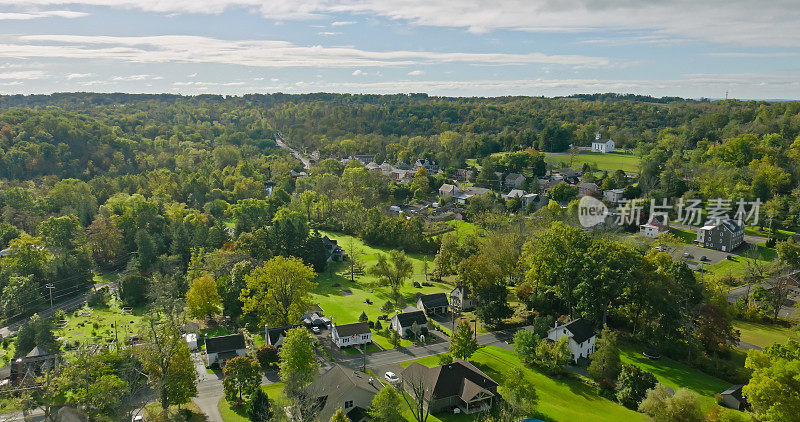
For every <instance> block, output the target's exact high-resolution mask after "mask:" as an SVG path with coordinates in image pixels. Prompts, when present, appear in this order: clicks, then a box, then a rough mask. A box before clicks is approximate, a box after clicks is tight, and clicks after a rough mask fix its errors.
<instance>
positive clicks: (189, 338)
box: [183, 333, 197, 350]
mask: <svg viewBox="0 0 800 422" xmlns="http://www.w3.org/2000/svg"><path fill="white" fill-rule="evenodd" d="M183 337H184V338H186V344H187V345H188V346H189V350H197V334H196V333H189V334H184V335H183Z"/></svg>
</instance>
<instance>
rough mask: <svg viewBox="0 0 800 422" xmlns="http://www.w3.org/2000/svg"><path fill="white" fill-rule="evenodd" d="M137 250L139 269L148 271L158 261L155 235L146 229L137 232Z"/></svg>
mask: <svg viewBox="0 0 800 422" xmlns="http://www.w3.org/2000/svg"><path fill="white" fill-rule="evenodd" d="M136 252H137V262H138V264H139V271H142V272H146V271H148V270H149V269H150V267H152V266H153V264H154V263H155V262H156V256H157V255H158V251H157V250H156V244H155V242H154V241H153V237H152V236H150V234H149V233H147V232H146V231H145V230H139V231H137V232H136Z"/></svg>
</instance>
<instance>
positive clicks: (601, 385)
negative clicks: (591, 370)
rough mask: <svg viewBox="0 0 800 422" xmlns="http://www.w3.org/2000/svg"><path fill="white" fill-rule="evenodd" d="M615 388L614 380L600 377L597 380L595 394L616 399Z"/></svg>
mask: <svg viewBox="0 0 800 422" xmlns="http://www.w3.org/2000/svg"><path fill="white" fill-rule="evenodd" d="M616 394H617V388H616V386H615V385H614V381H611V380H606V379H602V380H600V381H598V382H597V395H599V396H600V397H605V398H607V399H609V400H616Z"/></svg>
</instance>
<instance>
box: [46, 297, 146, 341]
mask: <svg viewBox="0 0 800 422" xmlns="http://www.w3.org/2000/svg"><path fill="white" fill-rule="evenodd" d="M88 309H91V315H89V314H88V312H87V315H85V316H83V315H81V312H82V311H86V310H88ZM145 313H146V310H145V309H144V308H141V309H134V310H133V311H132V312H131V313H130V314H123V313H122V304H121V303H120V302H118V301H116V300H111V301H110V302H109V304H108V306H106V307H97V308H95V309H92V308H89V307H88V305H87V306H84V307H83V308H81V309H78V310H77V311H74V312H72V313H69V314H67V318H66V319H67V325H66V326H65V327H64V328H57V329H56V330H55V336H56V338H58V337H64V339H66V340H69V341H70V342H71V343H75V342H79V343H82V344H91V343H98V344H101V343H111V342H112V341H114V340H115V338H118V339H119V341H120V342H122V341H125V340H127V339H128V337H130V336H131V335H133V334H134V333H136V331H137V327H136V326H137V324H138V322H139V321H141V319H142V316H143V315H144V314H145ZM56 324H58V322H56ZM115 328H116V337H115Z"/></svg>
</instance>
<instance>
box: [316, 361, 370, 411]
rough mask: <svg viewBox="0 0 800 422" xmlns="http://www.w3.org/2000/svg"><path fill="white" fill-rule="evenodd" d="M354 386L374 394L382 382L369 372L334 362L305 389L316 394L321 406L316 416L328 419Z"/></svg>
mask: <svg viewBox="0 0 800 422" xmlns="http://www.w3.org/2000/svg"><path fill="white" fill-rule="evenodd" d="M354 388H358V389H361V390H364V391H366V392H368V393H370V394H373V395H374V394H377V393H378V392H379V391H381V389H382V388H383V384H382V383H381V382H380V381H378V380H376V379H374V378H373V377H372V376H370V375H369V374H365V373H363V372H359V371H354V370H352V369H350V368H346V367H344V366H342V365H339V364H335V365H334V366H333V368H331V369H329V370H328V372H326V373H324V374H322V375H321V376H319V377H318V378H317V379H315V380H314V381H313V382H312V383H311V384H309V385H308V387H306V391H308V392H309V394H313V395H314V396H316V397H317V398H318V401H319V403H320V405H321V406H322V409H321V411H320V414H319V415H318V417H319V418H320V419H321V420H328V419H330V417H331V416H332V415H333V414H334V413H335V412H336V409H338V408H340V407H341V406H342V404H343V402H344V399H345V398H348V394H349V393H350V391H352V390H353V389H354Z"/></svg>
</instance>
